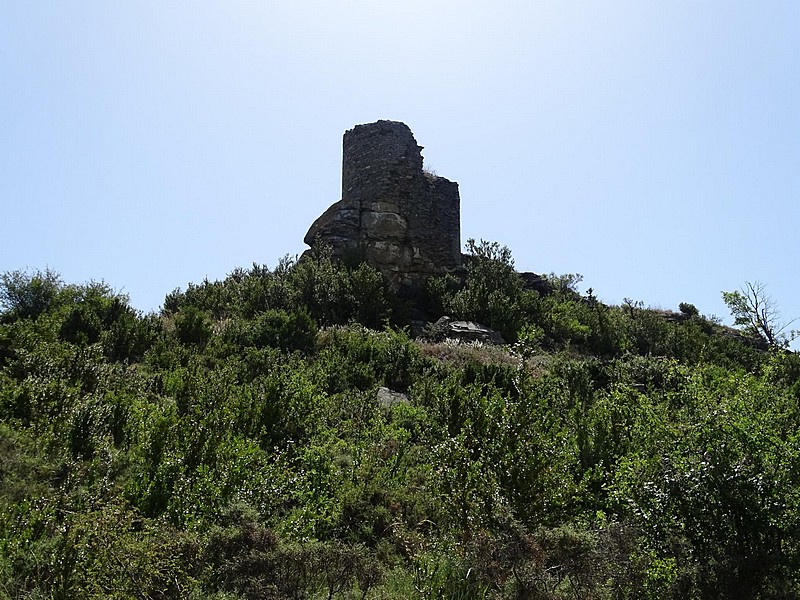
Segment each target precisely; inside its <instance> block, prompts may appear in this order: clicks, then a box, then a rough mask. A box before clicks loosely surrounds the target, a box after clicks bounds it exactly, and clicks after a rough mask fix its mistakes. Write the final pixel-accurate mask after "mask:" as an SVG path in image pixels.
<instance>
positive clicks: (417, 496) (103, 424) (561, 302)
mask: <svg viewBox="0 0 800 600" xmlns="http://www.w3.org/2000/svg"><path fill="white" fill-rule="evenodd" d="M468 250H469V252H468V253H467V256H466V260H465V261H464V269H465V272H464V273H463V277H462V278H461V279H459V278H457V277H455V276H453V275H449V274H444V275H440V276H436V277H432V278H431V279H429V280H428V282H427V284H426V288H425V296H424V300H425V307H424V308H425V312H426V314H429V315H435V316H440V315H445V314H446V315H449V316H452V317H453V318H456V319H464V320H470V321H477V322H480V323H482V324H484V325H487V326H490V327H492V328H495V329H496V330H498V331H500V332H501V333H502V335H503V336H504V338H505V340H506V342H508V343H507V344H503V345H496V346H491V345H487V344H480V343H463V342H456V341H453V340H448V339H446V337H445V336H446V332H444V331H441V330H437V328H436V327H434V326H433V323H434V321H433V319H434V318H435V317H432V318H431V322H430V323H429V325H428V327H427V328H426V329H425V332H424V333H423V334H421V335H419V336H414V335H413V334H412V333H411V329H410V328H409V325H410V321H409V306H408V303H409V300H408V299H404V298H401V297H399V296H398V295H397V293H396V292H395V291H394V289H393V287H392V285H391V282H390V281H389V280H388V278H387V277H386V276H385V275H384V274H382V273H381V272H380V271H378V270H377V269H375V268H374V267H372V266H370V265H368V264H366V263H364V262H357V261H356V262H353V263H347V262H344V261H341V260H336V259H334V258H333V257H332V255H331V251H330V249H329V248H328V249H326V248H325V247H318V248H317V249H316V250H315V251H314V252H312V253H310V254H309V255H307V256H306V257H304V259H303V260H301V261H299V262H298V261H293V260H284V261H282V262H281V263H280V264H279V265H278V266H277V267H276V268H274V269H269V268H267V267H264V266H259V265H254V266H253V267H252V268H249V269H236V270H234V271H233V272H232V273H231V274H230V275H229V276H228V277H227V278H226V279H225V280H223V281H213V282H212V281H204V282H201V283H199V284H196V285H190V286H189V287H188V289H186V290H183V291H181V290H176V291H175V292H173V293H171V294H169V295H168V296H167V298H166V299H165V302H164V307H163V310H162V312H161V314H158V315H153V314H151V315H142V314H139V313H137V312H136V311H134V310H133V309H131V308H130V306H129V305H128V303H127V299H126V298H125V297H124V296H122V295H120V294H117V293H115V292H114V291H113V290H111V289H109V288H108V286H106V285H104V284H103V283H98V282H91V283H88V284H83V285H75V284H66V283H64V282H62V281H61V280H60V279H59V278H58V276H57V275H56V274H55V273H52V272H49V271H45V272H36V273H12V274H5V275H4V276H3V280H2V284H3V285H2V299H3V312H2V318H1V324H0V498H2V503H0V505H1V506H2V512H1V513H0V583H1V586H2V589H3V590H4V593H5V594H6V595H7V596H9V597H12V598H21V597H54V598H79V597H80V598H94V597H97V598H100V597H120V598H128V597H140V598H144V597H147V598H156V597H158V598H186V597H212V598H220V599H222V598H225V599H230V598H314V597H337V598H347V597H364V598H445V597H447V598H452V597H459V598H574V597H583V598H634V597H635V598H794V597H797V596H798V589H800V588H798V582H797V578H796V573H797V572H798V568H797V567H798V558H800V556H798V540H799V539H800V538H798V524H800V521H799V520H798V517H799V516H800V514H799V513H798V505H797V502H796V500H795V499H796V498H797V495H798V491H800V487H799V486H798V483H800V482H798V477H799V476H798V473H800V470H798V468H797V467H798V461H799V460H800V450H798V448H800V444H798V443H797V442H798V440H797V431H800V428H799V427H798V425H800V410H799V409H798V406H799V404H798V394H799V393H800V392H799V391H798V390H799V388H798V384H797V381H798V374H799V373H800V361H799V360H798V358H797V355H796V354H794V353H791V352H784V351H782V350H780V349H777V348H774V349H770V350H764V349H762V348H761V347H759V344H754V343H752V342H751V341H750V339H749V338H747V337H746V336H742V335H739V336H732V335H730V334H729V332H727V331H726V330H725V329H724V328H721V327H720V326H719V325H718V324H717V323H715V322H714V321H713V320H709V319H707V318H704V317H703V316H701V315H699V314H698V313H697V311H696V310H693V307H691V305H688V304H687V305H684V306H683V307H682V308H683V311H682V312H678V313H672V314H665V313H664V312H663V311H653V310H649V309H646V308H644V307H643V306H641V304H640V303H629V304H628V305H624V306H606V305H604V304H602V303H601V302H599V301H597V299H596V298H594V297H593V296H591V295H589V296H587V295H581V294H578V293H577V292H576V291H575V285H574V284H575V283H576V281H577V277H576V276H560V277H556V276H550V277H548V278H546V280H547V287H546V288H544V289H541V290H536V289H531V288H530V287H526V285H525V280H524V279H523V278H522V277H520V276H519V274H518V273H516V272H515V270H514V268H513V260H512V258H511V254H510V252H509V251H508V249H506V248H504V247H502V246H500V245H498V244H490V243H486V242H483V243H471V244H470V245H469V248H468ZM412 312H413V311H412Z"/></svg>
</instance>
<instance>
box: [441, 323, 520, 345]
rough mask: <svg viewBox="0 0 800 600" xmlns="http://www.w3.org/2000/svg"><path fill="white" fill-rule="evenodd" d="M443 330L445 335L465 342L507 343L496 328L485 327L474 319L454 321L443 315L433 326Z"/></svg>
mask: <svg viewBox="0 0 800 600" xmlns="http://www.w3.org/2000/svg"><path fill="white" fill-rule="evenodd" d="M433 328H434V330H436V331H438V332H442V333H443V335H444V337H446V338H451V339H456V340H461V341H464V342H482V343H484V344H498V345H499V344H505V343H506V342H505V340H504V339H503V336H502V335H500V333H498V332H497V331H495V330H494V329H489V328H488V327H484V326H483V325H481V324H480V323H475V322H474V321H453V320H452V319H451V318H450V317H442V318H441V319H439V320H438V321H436V323H435V324H434V326H433Z"/></svg>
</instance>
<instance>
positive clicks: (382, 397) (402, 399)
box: [375, 387, 409, 406]
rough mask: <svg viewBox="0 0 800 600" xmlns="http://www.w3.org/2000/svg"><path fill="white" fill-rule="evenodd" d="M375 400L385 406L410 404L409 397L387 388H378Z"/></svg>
mask: <svg viewBox="0 0 800 600" xmlns="http://www.w3.org/2000/svg"><path fill="white" fill-rule="evenodd" d="M375 399H376V400H377V401H378V402H380V403H381V404H382V405H383V406H394V405H395V404H401V403H408V401H409V399H408V395H407V394H404V393H402V392H395V391H393V390H390V389H389V388H387V387H380V388H378V391H377V393H376V394H375Z"/></svg>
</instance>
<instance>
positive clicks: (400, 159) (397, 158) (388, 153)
mask: <svg viewBox="0 0 800 600" xmlns="http://www.w3.org/2000/svg"><path fill="white" fill-rule="evenodd" d="M421 151H422V146H419V145H418V144H417V142H416V140H415V139H414V135H413V134H412V133H411V130H410V129H409V128H408V126H407V125H405V124H404V123H400V122H397V121H378V122H376V123H369V124H366V125H357V126H356V127H354V128H353V129H351V130H350V131H347V132H346V133H345V134H344V141H343V156H342V199H341V200H339V201H338V202H336V203H335V204H333V205H332V206H331V207H330V208H328V210H326V211H325V212H324V213H323V214H322V215H321V216H320V217H319V218H318V219H317V220H316V221H315V222H314V224H313V225H311V228H310V229H309V230H308V233H307V234H306V237H305V239H304V241H305V243H306V244H308V245H309V246H312V245H313V244H314V243H316V242H318V241H322V242H324V243H327V244H329V245H330V246H331V247H332V248H333V252H334V255H338V256H342V255H345V254H347V253H349V252H357V253H359V254H361V255H362V256H363V257H364V259H365V260H366V261H367V262H368V263H369V264H371V265H373V266H374V267H376V268H378V269H379V270H381V271H382V272H383V273H385V274H386V275H387V276H388V277H389V280H390V281H391V282H392V283H393V284H395V286H397V287H402V286H412V287H413V286H416V285H418V284H419V283H421V282H422V281H423V280H424V279H425V278H427V277H429V276H430V275H438V274H443V273H446V272H450V271H453V270H456V269H458V268H459V267H460V265H461V251H460V248H461V224H460V198H459V194H458V184H457V183H455V182H453V181H449V180H447V179H445V178H443V177H438V176H436V175H432V174H430V173H426V172H425V171H423V168H422V154H421Z"/></svg>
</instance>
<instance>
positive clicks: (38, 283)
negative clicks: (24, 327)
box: [0, 269, 63, 319]
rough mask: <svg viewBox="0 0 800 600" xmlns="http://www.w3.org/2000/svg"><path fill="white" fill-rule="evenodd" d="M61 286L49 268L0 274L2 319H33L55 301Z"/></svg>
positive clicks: (57, 277)
mask: <svg viewBox="0 0 800 600" xmlns="http://www.w3.org/2000/svg"><path fill="white" fill-rule="evenodd" d="M62 287H63V283H62V281H61V277H60V276H59V274H58V273H56V272H55V271H52V270H51V269H45V270H44V271H34V272H33V273H28V272H27V271H9V272H6V273H3V274H2V275H0V309H2V311H3V313H4V317H5V319H15V318H16V319H35V318H36V317H38V316H39V315H40V314H42V313H43V312H45V311H46V310H47V309H49V308H50V307H51V306H52V305H53V303H54V302H55V301H56V298H57V296H58V293H59V292H60V291H61V289H62Z"/></svg>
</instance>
